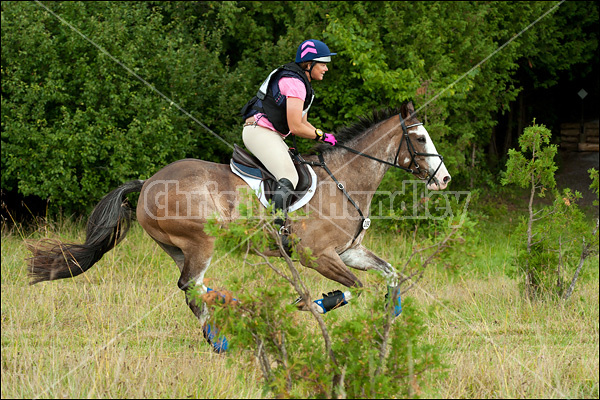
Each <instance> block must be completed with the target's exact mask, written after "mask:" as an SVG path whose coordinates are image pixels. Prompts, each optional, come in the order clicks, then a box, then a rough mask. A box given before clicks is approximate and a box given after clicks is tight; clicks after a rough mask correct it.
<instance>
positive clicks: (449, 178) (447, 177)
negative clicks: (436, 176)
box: [444, 176, 452, 183]
mask: <svg viewBox="0 0 600 400" xmlns="http://www.w3.org/2000/svg"><path fill="white" fill-rule="evenodd" d="M451 179H452V178H451V177H450V176H445V177H444V183H448V182H450V180H451Z"/></svg>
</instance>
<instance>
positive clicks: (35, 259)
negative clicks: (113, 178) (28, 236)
mask: <svg viewBox="0 0 600 400" xmlns="http://www.w3.org/2000/svg"><path fill="white" fill-rule="evenodd" d="M143 185H144V181H141V180H135V181H130V182H127V183H125V184H123V185H121V186H119V187H118V188H116V189H115V190H113V191H112V192H110V193H108V194H107V195H106V196H104V197H103V198H102V200H100V202H99V203H98V204H97V205H96V207H94V210H93V211H92V214H91V215H90V217H89V219H88V222H87V228H86V237H85V243H84V244H73V243H61V242H59V241H56V240H49V239H44V240H41V241H38V242H37V243H33V244H28V245H27V246H28V247H29V250H30V251H31V252H32V253H33V256H32V257H31V258H29V260H28V261H29V267H28V269H29V276H30V277H31V278H32V280H31V282H30V284H31V285H34V284H36V283H38V282H43V281H51V280H55V279H62V278H69V277H73V276H77V275H79V274H82V273H84V272H85V271H87V270H88V269H90V268H91V267H92V265H94V264H95V263H96V262H97V261H99V260H100V259H101V258H102V256H103V255H104V254H105V253H106V252H108V251H109V250H111V249H112V248H113V247H115V246H116V245H117V244H119V242H120V241H121V240H123V238H124V237H125V235H126V234H127V231H128V230H129V227H130V224H131V219H132V210H131V208H130V207H129V206H128V205H127V202H125V201H124V200H125V196H126V195H127V194H129V193H135V192H139V191H141V190H142V186H143Z"/></svg>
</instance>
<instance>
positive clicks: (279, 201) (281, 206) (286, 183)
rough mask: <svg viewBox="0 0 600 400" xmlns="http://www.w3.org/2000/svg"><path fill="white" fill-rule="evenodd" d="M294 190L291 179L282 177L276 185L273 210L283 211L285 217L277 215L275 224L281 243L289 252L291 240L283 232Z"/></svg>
mask: <svg viewBox="0 0 600 400" xmlns="http://www.w3.org/2000/svg"><path fill="white" fill-rule="evenodd" d="M293 191H294V185H293V184H292V182H291V181H290V180H289V179H286V178H281V179H280V180H279V181H277V185H276V186H275V193H273V211H274V212H278V211H280V210H281V211H283V215H284V217H283V219H281V218H279V217H277V218H276V219H275V225H277V227H278V230H279V234H280V236H281V243H282V244H283V248H284V249H286V251H288V253H289V245H290V243H289V241H288V237H287V233H285V232H283V230H282V228H283V224H284V223H285V216H286V215H287V210H288V207H289V205H290V202H291V201H292V196H291V194H292V192H293Z"/></svg>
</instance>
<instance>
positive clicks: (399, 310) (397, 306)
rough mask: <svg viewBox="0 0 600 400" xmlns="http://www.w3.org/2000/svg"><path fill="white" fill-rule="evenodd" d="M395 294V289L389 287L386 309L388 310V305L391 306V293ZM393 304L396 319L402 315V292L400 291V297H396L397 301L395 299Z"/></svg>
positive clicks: (386, 296)
mask: <svg viewBox="0 0 600 400" xmlns="http://www.w3.org/2000/svg"><path fill="white" fill-rule="evenodd" d="M392 292H393V288H392V287H391V286H388V292H387V294H386V295H385V299H386V304H385V307H386V309H387V307H388V304H389V298H390V295H391V293H392ZM393 304H394V318H395V317H398V316H399V315H400V314H401V313H402V299H401V298H400V290H398V295H397V296H396V298H395V299H393Z"/></svg>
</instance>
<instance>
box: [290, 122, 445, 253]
mask: <svg viewBox="0 0 600 400" xmlns="http://www.w3.org/2000/svg"><path fill="white" fill-rule="evenodd" d="M399 117H400V125H401V126H402V138H401V139H400V144H399V145H398V150H397V151H396V156H395V157H394V162H393V163H391V162H389V161H385V160H382V159H380V158H377V157H373V156H370V155H368V154H365V153H363V152H360V151H358V150H355V149H353V148H351V147H348V146H344V145H342V144H337V145H336V147H340V148H343V149H344V150H347V151H349V152H351V153H354V154H356V155H359V156H361V157H366V158H369V159H371V160H374V161H377V162H379V163H382V164H386V165H389V166H391V167H396V168H400V169H402V170H404V171H406V172H409V173H411V174H418V173H420V172H421V168H420V167H419V164H418V163H417V162H416V161H415V158H416V157H417V156H425V157H439V158H440V164H439V165H438V167H437V169H436V170H435V172H434V173H433V174H432V175H430V176H431V177H430V178H429V181H428V182H427V183H428V184H429V183H430V182H431V180H433V179H434V177H435V174H437V172H438V170H439V169H440V167H441V165H442V163H443V161H444V158H443V157H442V156H441V155H439V154H430V153H418V152H416V151H415V149H414V146H413V144H412V142H411V140H410V137H409V136H408V129H409V128H413V127H415V126H421V125H423V123H422V122H417V123H416V124H412V125H408V126H407V125H406V124H405V123H404V118H402V116H401V115H399ZM405 138H406V146H407V148H408V152H409V154H410V158H411V159H410V164H409V166H408V167H403V166H401V165H399V164H398V156H399V155H400V149H401V148H402V143H403V141H404V139H405ZM292 140H293V143H294V150H295V152H294V155H295V157H296V159H297V160H298V161H299V162H300V163H302V164H308V165H310V166H312V167H322V168H323V169H324V170H325V171H326V172H327V174H328V175H329V176H330V177H331V179H332V180H333V181H334V182H335V184H336V186H337V188H338V189H340V190H341V192H342V193H343V194H344V196H346V198H347V199H348V201H349V202H350V204H352V205H353V206H354V208H356V210H357V211H358V214H359V215H360V218H361V223H360V225H359V227H358V230H357V232H356V234H355V235H354V238H353V239H352V244H354V241H355V240H356V238H357V237H358V235H360V233H361V232H362V231H363V229H368V228H369V226H371V219H370V218H369V217H365V216H364V214H363V212H362V210H361V209H360V207H358V205H357V204H356V202H354V200H353V199H352V197H351V196H350V194H348V192H347V191H346V188H345V187H344V185H343V184H342V183H341V182H339V181H338V180H337V179H336V177H335V176H334V175H333V173H332V172H331V170H330V169H329V167H328V166H327V164H326V163H325V159H324V158H323V154H322V153H319V154H318V157H319V162H318V163H317V162H314V161H306V160H304V159H303V158H302V156H301V155H300V154H299V153H298V152H297V150H296V136H292ZM413 164H414V165H415V166H416V168H415V169H412V168H411V167H412V166H413ZM352 244H351V245H352Z"/></svg>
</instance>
